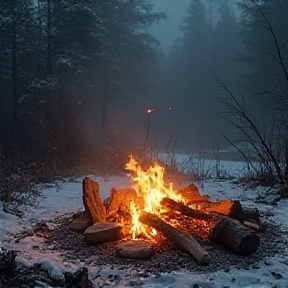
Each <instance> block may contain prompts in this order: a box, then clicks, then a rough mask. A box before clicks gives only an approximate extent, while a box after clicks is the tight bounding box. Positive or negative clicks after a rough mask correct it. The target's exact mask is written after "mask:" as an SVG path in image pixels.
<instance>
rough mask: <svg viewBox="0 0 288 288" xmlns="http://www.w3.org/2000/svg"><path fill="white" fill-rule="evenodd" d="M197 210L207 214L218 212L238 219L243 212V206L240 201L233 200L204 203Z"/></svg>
mask: <svg viewBox="0 0 288 288" xmlns="http://www.w3.org/2000/svg"><path fill="white" fill-rule="evenodd" d="M197 208H199V209H201V211H205V212H217V213H219V214H222V215H225V216H228V217H231V218H237V216H238V215H239V214H240V212H241V211H242V206H241V204H240V202H239V201H238V200H231V199H227V200H226V199H225V200H221V201H217V202H208V203H203V205H201V206H200V207H197Z"/></svg>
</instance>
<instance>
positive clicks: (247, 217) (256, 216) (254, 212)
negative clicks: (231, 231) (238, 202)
mask: <svg viewBox="0 0 288 288" xmlns="http://www.w3.org/2000/svg"><path fill="white" fill-rule="evenodd" d="M237 219H238V220H240V221H251V220H252V221H255V222H256V223H257V224H260V212H259V210H258V209H257V208H246V207H243V209H242V211H241V212H240V213H239V215H238V216H237Z"/></svg>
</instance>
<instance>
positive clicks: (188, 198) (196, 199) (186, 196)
mask: <svg viewBox="0 0 288 288" xmlns="http://www.w3.org/2000/svg"><path fill="white" fill-rule="evenodd" d="M178 194H179V195H181V197H182V199H183V201H184V202H185V203H187V205H190V204H195V203H205V202H209V201H210V197H209V196H208V195H203V196H202V195H200V192H199V189H198V187H197V186H196V185H195V184H193V183H192V184H190V185H189V186H187V187H185V188H183V189H180V190H179V191H178Z"/></svg>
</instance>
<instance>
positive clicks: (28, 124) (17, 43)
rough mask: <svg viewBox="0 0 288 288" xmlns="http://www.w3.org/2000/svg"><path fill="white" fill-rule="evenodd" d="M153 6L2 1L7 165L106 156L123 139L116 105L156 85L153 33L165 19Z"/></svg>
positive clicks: (0, 79) (1, 91) (1, 139)
mask: <svg viewBox="0 0 288 288" xmlns="http://www.w3.org/2000/svg"><path fill="white" fill-rule="evenodd" d="M152 8H153V7H152V4H151V2H150V1H148V0H147V1H146V0H109V1H106V0H100V1H98V0H97V1H95V0H81V1H78V0H25V1H23V0H3V1H0V149H1V151H0V155H1V167H6V166H7V165H9V164H11V163H12V162H13V163H15V164H16V166H19V165H20V162H27V163H35V164H39V163H45V164H53V165H56V164H59V163H61V165H63V166H71V167H73V166H74V165H78V164H79V161H78V160H79V158H80V154H81V157H82V156H83V154H85V153H86V154H87V155H86V156H87V157H86V158H85V161H88V162H89V161H90V160H91V162H93V161H94V162H97V161H98V160H99V159H97V158H93V156H94V155H97V153H98V154H100V153H102V156H105V155H103V154H105V149H106V150H107V147H108V145H109V143H107V141H112V140H111V133H112V134H115V131H114V130H113V128H111V127H110V126H109V125H110V123H109V122H108V119H109V113H110V112H109V105H110V103H112V102H115V101H116V100H117V99H118V98H121V97H126V98H127V97H140V96H141V97H142V96H143V95H145V94H149V92H150V90H151V89H153V87H154V86H153V85H154V84H153V73H154V72H155V63H156V59H157V58H158V57H159V48H158V43H157V41H156V40H155V39H154V38H153V37H152V36H151V35H150V34H149V33H147V29H146V28H147V27H149V26H150V25H151V24H153V23H155V22H156V21H158V20H159V19H161V18H163V14H162V13H155V12H153V9H152ZM110 114H111V113H110ZM110 130H111V131H110ZM112 138H113V135H112ZM114 141H115V140H114ZM119 145H121V144H120V143H119ZM99 158H100V157H99ZM103 158H104V157H103ZM76 161H78V163H75V162H76Z"/></svg>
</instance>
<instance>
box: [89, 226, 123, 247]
mask: <svg viewBox="0 0 288 288" xmlns="http://www.w3.org/2000/svg"><path fill="white" fill-rule="evenodd" d="M84 236H85V238H86V240H87V242H89V243H91V244H98V243H103V242H110V241H117V240H120V239H122V238H123V237H124V235H123V233H122V226H121V225H118V224H116V223H112V222H110V223H108V222H107V223H95V224H94V225H93V226H91V227H89V228H87V229H86V230H85V232H84Z"/></svg>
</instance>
